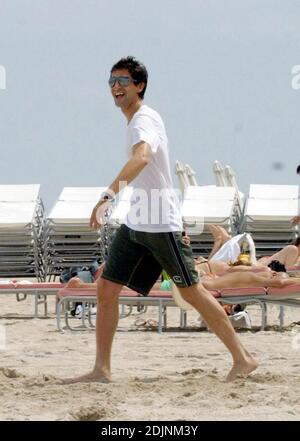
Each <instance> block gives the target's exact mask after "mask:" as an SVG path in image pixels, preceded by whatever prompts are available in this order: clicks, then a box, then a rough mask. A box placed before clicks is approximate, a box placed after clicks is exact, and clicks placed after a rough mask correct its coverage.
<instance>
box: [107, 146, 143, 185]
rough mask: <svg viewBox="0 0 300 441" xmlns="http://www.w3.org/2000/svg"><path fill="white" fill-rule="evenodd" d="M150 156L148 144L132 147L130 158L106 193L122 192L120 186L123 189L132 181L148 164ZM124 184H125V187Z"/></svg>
mask: <svg viewBox="0 0 300 441" xmlns="http://www.w3.org/2000/svg"><path fill="white" fill-rule="evenodd" d="M150 156H151V149H150V146H149V144H147V143H146V142H144V141H141V142H139V143H138V144H135V145H134V146H133V147H132V157H131V158H130V159H129V161H128V162H127V163H126V164H125V165H124V167H123V168H122V170H121V171H120V173H119V174H118V176H117V177H116V179H115V180H114V181H113V183H112V184H111V185H110V186H109V187H108V189H107V191H109V192H112V193H113V194H118V193H119V191H120V190H122V187H121V188H120V184H123V187H124V186H125V185H127V184H129V183H130V182H131V181H133V180H134V179H135V178H136V177H137V176H138V175H139V174H140V173H141V171H142V170H143V168H145V167H146V165H147V164H148V163H149V161H150ZM124 182H125V183H126V184H125V185H124Z"/></svg>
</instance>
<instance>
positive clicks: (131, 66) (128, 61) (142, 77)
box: [110, 56, 148, 99]
mask: <svg viewBox="0 0 300 441" xmlns="http://www.w3.org/2000/svg"><path fill="white" fill-rule="evenodd" d="M117 69H127V70H128V72H129V73H130V75H131V77H132V79H133V80H134V82H135V83H136V84H140V83H144V84H145V87H144V89H143V90H142V91H141V92H140V93H139V94H138V95H139V97H140V98H141V99H143V98H144V95H145V92H146V89H147V82H148V72H147V69H146V67H145V66H144V65H143V64H142V63H141V62H140V61H138V60H137V59H136V58H134V57H131V56H130V57H126V58H121V60H119V61H118V62H117V63H115V64H114V65H113V67H112V68H111V71H110V73H112V72H113V71H114V70H117Z"/></svg>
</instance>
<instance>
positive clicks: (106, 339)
mask: <svg viewBox="0 0 300 441" xmlns="http://www.w3.org/2000/svg"><path fill="white" fill-rule="evenodd" d="M121 290H122V285H119V284H117V283H114V282H111V281H109V280H106V279H102V278H100V279H99V281H98V282H97V302H98V308H97V317H96V360H95V366H94V369H93V370H92V372H90V373H88V374H86V375H82V376H80V377H76V378H70V379H65V380H64V381H63V382H64V384H71V383H79V382H92V381H100V382H109V381H111V348H112V343H113V338H114V335H115V332H116V329H117V326H118V321H119V293H120V291H121Z"/></svg>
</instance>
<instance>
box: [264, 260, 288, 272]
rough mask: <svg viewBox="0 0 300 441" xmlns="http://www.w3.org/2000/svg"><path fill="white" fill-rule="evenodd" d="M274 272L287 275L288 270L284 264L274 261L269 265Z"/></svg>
mask: <svg viewBox="0 0 300 441" xmlns="http://www.w3.org/2000/svg"><path fill="white" fill-rule="evenodd" d="M268 267H269V268H271V270H272V271H276V272H277V273H286V268H285V266H284V265H283V263H281V262H279V260H272V262H270V263H269V265H268Z"/></svg>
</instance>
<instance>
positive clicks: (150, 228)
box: [124, 104, 182, 233]
mask: <svg viewBox="0 0 300 441" xmlns="http://www.w3.org/2000/svg"><path fill="white" fill-rule="evenodd" d="M141 141H144V142H146V143H147V144H149V146H150V149H151V153H152V154H151V157H150V161H149V163H148V164H147V165H146V167H145V168H144V169H143V170H142V171H141V172H140V174H139V175H138V176H137V177H136V178H135V179H134V180H133V181H132V182H131V183H130V185H131V186H132V187H133V194H132V197H131V208H130V211H129V213H128V214H127V216H126V219H125V222H124V223H125V225H127V226H128V227H129V228H131V229H133V230H136V231H145V232H150V233H159V232H170V231H181V230H182V220H181V215H180V205H179V200H178V197H177V194H176V192H175V190H174V189H173V182H172V177H171V170H170V160H169V149H168V138H167V134H166V130H165V126H164V123H163V121H162V119H161V117H160V115H159V114H158V113H157V112H156V111H155V110H153V109H151V108H150V107H148V106H146V105H145V104H143V105H142V106H141V107H140V109H139V110H138V111H137V112H136V113H135V114H134V115H133V117H132V119H131V121H130V122H129V124H128V126H127V152H128V157H131V156H132V147H133V146H134V145H136V144H138V143H139V142H141Z"/></svg>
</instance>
